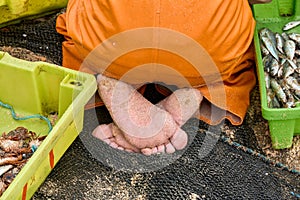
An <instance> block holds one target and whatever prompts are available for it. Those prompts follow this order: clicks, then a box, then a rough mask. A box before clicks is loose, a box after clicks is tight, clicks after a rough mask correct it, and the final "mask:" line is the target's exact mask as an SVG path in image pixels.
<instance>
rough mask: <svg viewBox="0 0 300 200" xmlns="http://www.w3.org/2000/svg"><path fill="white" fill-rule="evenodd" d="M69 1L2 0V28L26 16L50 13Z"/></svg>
mask: <svg viewBox="0 0 300 200" xmlns="http://www.w3.org/2000/svg"><path fill="white" fill-rule="evenodd" d="M67 3H68V0H47V1H40V0H0V28H1V27H3V26H6V25H9V24H12V23H17V22H20V20H22V19H24V18H35V17H40V16H43V15H47V14H50V13H52V12H54V11H55V10H57V9H61V8H64V7H66V6H67Z"/></svg>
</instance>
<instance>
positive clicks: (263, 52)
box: [260, 43, 270, 56]
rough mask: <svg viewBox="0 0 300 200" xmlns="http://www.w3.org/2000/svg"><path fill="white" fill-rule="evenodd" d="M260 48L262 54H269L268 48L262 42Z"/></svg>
mask: <svg viewBox="0 0 300 200" xmlns="http://www.w3.org/2000/svg"><path fill="white" fill-rule="evenodd" d="M260 50H261V53H262V55H263V56H267V55H269V54H270V52H269V51H268V49H267V48H266V47H265V46H264V45H263V44H262V43H260Z"/></svg>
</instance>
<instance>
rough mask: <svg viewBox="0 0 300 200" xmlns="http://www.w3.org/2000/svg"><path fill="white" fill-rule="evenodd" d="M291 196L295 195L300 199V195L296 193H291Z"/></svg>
mask: <svg viewBox="0 0 300 200" xmlns="http://www.w3.org/2000/svg"><path fill="white" fill-rule="evenodd" d="M291 195H293V196H294V197H296V198H297V199H300V194H296V193H295V192H291Z"/></svg>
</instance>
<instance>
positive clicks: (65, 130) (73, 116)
mask: <svg viewBox="0 0 300 200" xmlns="http://www.w3.org/2000/svg"><path fill="white" fill-rule="evenodd" d="M96 89H97V84H96V80H95V77H94V76H93V75H90V74H86V73H83V72H78V71H74V70H70V69H67V68H63V67H60V66H57V65H53V64H48V63H45V62H29V61H24V60H21V59H17V58H13V57H11V56H10V55H9V54H7V53H4V52H0V101H2V102H3V103H6V104H10V105H11V106H13V108H14V109H15V112H16V113H17V114H18V115H21V116H27V115H33V114H41V115H43V116H47V115H48V114H49V113H52V112H56V113H58V116H59V118H58V120H57V122H56V124H55V125H54V127H53V129H52V130H51V132H49V127H48V125H47V123H46V122H45V121H44V120H41V119H28V120H24V121H15V120H14V119H13V118H12V116H11V113H10V111H9V110H8V109H6V108H2V107H0V133H3V132H7V131H10V130H13V129H15V128H16V127H18V126H23V127H25V128H27V129H28V130H32V131H34V132H36V133H37V134H40V135H47V137H46V138H45V140H44V141H43V142H42V144H41V146H39V147H38V149H37V151H36V152H35V153H34V154H33V156H32V157H31V158H30V159H29V160H28V162H27V163H26V165H25V166H24V167H23V168H22V170H21V171H20V173H19V174H18V175H17V177H16V178H15V179H14V181H13V182H12V183H11V184H10V186H9V187H8V188H7V190H6V191H5V192H4V193H3V195H2V196H1V197H0V199H22V200H23V199H30V198H31V196H32V195H33V194H34V192H35V191H36V190H37V189H38V187H39V186H40V185H41V184H42V183H43V181H44V180H45V179H46V177H47V176H48V174H49V173H50V172H51V170H52V169H53V167H54V166H55V164H56V163H57V162H58V160H59V159H60V158H61V156H62V155H63V154H64V152H65V151H66V150H67V148H68V147H69V146H70V145H71V143H72V142H73V141H74V140H75V138H76V137H77V136H78V134H79V133H80V132H81V131H82V128H83V114H84V106H85V104H86V103H87V102H88V100H89V99H90V98H91V97H92V96H93V95H94V93H95V91H96Z"/></svg>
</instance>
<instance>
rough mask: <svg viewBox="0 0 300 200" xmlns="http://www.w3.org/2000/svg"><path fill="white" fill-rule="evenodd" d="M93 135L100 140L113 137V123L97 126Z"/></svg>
mask: <svg viewBox="0 0 300 200" xmlns="http://www.w3.org/2000/svg"><path fill="white" fill-rule="evenodd" d="M92 135H93V136H94V137H96V138H98V139H100V140H105V139H108V138H111V137H112V136H113V135H112V131H111V124H102V125H99V126H97V127H96V128H95V129H94V131H93V133H92Z"/></svg>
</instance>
